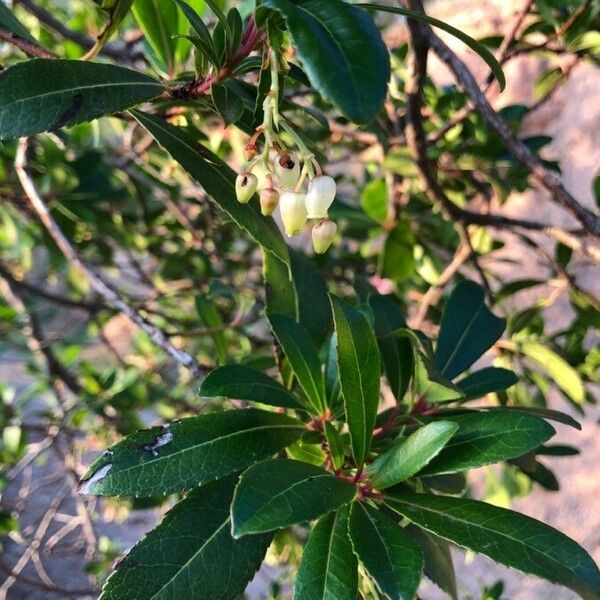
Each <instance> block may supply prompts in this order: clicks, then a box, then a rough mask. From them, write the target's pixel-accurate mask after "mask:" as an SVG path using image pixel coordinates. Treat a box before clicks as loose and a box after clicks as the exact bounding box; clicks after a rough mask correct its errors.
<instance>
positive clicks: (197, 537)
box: [100, 477, 272, 600]
mask: <svg viewBox="0 0 600 600" xmlns="http://www.w3.org/2000/svg"><path fill="white" fill-rule="evenodd" d="M236 482H237V477H229V478H227V479H224V480H222V481H217V482H214V483H210V484H208V485H206V486H202V487H200V488H196V489H195V490H193V491H192V492H190V494H188V496H187V497H186V498H185V500H182V501H181V502H179V504H177V505H176V506H175V507H174V508H173V509H171V510H170V511H169V512H168V513H167V514H166V516H165V518H164V519H163V520H162V522H161V523H160V525H158V527H156V528H155V529H154V530H153V531H151V532H150V533H148V534H147V535H146V537H144V538H143V539H142V540H141V541H140V542H138V544H136V545H135V546H134V547H133V548H132V549H131V550H130V551H129V552H128V553H127V555H126V556H125V557H123V558H122V559H121V561H120V562H119V563H118V566H117V567H116V570H115V572H114V573H113V574H112V575H111V576H110V578H109V580H108V581H107V583H106V585H105V586H104V589H103V591H102V594H101V596H100V598H101V599H102V600H147V599H149V598H152V599H154V600H158V599H164V600H166V599H168V598H181V599H184V598H219V599H221V600H226V599H231V600H233V599H234V598H238V596H239V594H241V593H242V592H243V591H244V589H245V588H246V586H247V585H248V583H249V582H250V581H251V580H252V578H253V577H254V575H255V573H256V572H257V571H258V569H259V567H260V565H261V563H262V561H263V558H264V556H265V553H266V551H267V548H268V547H269V544H270V543H271V539H272V535H269V534H263V535H251V536H247V537H245V538H243V539H241V540H234V539H233V538H232V537H231V518H230V515H229V506H230V504H231V499H232V497H233V491H234V488H235V484H236Z"/></svg>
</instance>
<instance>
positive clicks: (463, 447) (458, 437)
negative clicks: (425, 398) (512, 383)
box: [422, 411, 556, 475]
mask: <svg viewBox="0 0 600 600" xmlns="http://www.w3.org/2000/svg"><path fill="white" fill-rule="evenodd" d="M444 418H445V419H447V420H449V421H453V422H455V423H457V424H458V431H457V432H456V433H455V434H454V436H453V437H452V439H451V440H450V441H449V442H448V444H446V446H445V447H444V449H443V450H442V451H441V452H440V454H439V455H438V456H437V457H436V458H434V459H433V460H432V461H431V462H430V463H429V464H428V465H427V466H426V467H425V468H424V469H423V471H422V474H428V475H431V474H442V473H456V472H458V471H464V470H466V469H472V468H475V467H481V466H483V465H489V464H492V463H496V462H499V461H502V460H508V459H509V458H516V457H517V456H522V455H523V454H526V453H527V452H529V451H530V450H533V449H535V448H537V447H538V446H541V445H542V444H543V443H544V442H546V441H547V440H549V439H550V438H551V437H552V436H553V435H554V434H555V433H556V432H555V431H554V429H553V428H552V427H551V426H550V425H548V423H546V421H544V420H543V419H540V418H538V417H534V416H531V415H525V414H519V413H511V412H494V411H490V412H478V413H469V414H462V415H455V416H448V415H444Z"/></svg>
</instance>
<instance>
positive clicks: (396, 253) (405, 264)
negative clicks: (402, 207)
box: [380, 219, 415, 283]
mask: <svg viewBox="0 0 600 600" xmlns="http://www.w3.org/2000/svg"><path fill="white" fill-rule="evenodd" d="M414 243H415V238H414V235H413V232H412V230H411V228H410V224H409V222H408V220H406V219H399V220H398V223H396V227H394V229H392V231H390V233H389V234H388V236H387V238H386V240H385V245H384V247H383V253H382V254H381V266H380V268H381V274H382V276H383V277H387V278H389V279H392V280H393V281H396V282H398V283H400V282H402V281H405V280H406V279H408V278H409V277H410V276H411V275H413V273H414V272H415V258H414V254H413V246H414Z"/></svg>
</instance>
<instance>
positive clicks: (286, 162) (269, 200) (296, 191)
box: [235, 151, 337, 254]
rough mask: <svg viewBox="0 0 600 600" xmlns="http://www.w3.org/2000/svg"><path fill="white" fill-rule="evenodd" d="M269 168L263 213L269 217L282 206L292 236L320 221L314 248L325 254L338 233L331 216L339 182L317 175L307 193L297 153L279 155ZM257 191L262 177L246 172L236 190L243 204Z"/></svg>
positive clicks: (241, 175) (261, 195)
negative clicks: (310, 223)
mask: <svg viewBox="0 0 600 600" xmlns="http://www.w3.org/2000/svg"><path fill="white" fill-rule="evenodd" d="M269 167H270V173H269V175H267V178H266V182H267V184H266V186H265V188H264V189H263V190H262V191H261V192H260V208H261V212H262V214H263V215H265V216H269V215H271V214H272V213H273V212H274V210H275V209H276V208H277V206H279V210H280V213H281V219H282V221H283V226H284V228H285V232H286V234H287V235H288V237H291V236H294V235H298V234H299V233H300V232H301V231H302V229H303V228H304V226H305V225H306V223H307V221H308V220H316V221H318V223H316V224H315V225H314V226H313V230H312V238H313V247H314V250H315V252H316V253H317V254H323V253H325V252H326V251H327V249H328V248H329V246H330V245H331V243H332V242H333V239H334V238H335V235H336V233H337V225H336V224H335V223H334V222H333V221H330V220H329V218H328V215H327V211H328V210H329V207H330V206H331V204H332V203H333V200H334V198H335V194H336V184H335V181H334V180H333V178H332V177H329V176H328V175H317V176H315V177H313V178H312V179H311V180H310V181H309V182H308V186H307V190H306V191H304V190H303V187H304V179H305V177H304V175H303V173H304V171H303V170H302V169H301V167H300V160H299V158H298V156H297V155H296V154H295V153H293V152H287V151H283V152H279V153H278V154H277V156H276V157H275V159H274V160H273V162H272V163H271V162H269ZM274 181H276V182H277V184H278V188H279V191H278V189H276V187H275V184H274ZM257 188H258V177H256V175H254V173H252V172H251V171H248V170H246V171H244V172H242V173H240V175H238V178H237V181H236V186H235V189H236V194H237V199H238V200H239V201H240V202H242V203H244V204H245V203H247V202H249V201H250V198H252V196H253V195H254V194H255V193H256V191H257Z"/></svg>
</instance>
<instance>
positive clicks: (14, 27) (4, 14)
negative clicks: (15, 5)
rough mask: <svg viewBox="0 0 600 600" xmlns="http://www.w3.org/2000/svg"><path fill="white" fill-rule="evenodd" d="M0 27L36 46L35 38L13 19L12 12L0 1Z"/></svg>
mask: <svg viewBox="0 0 600 600" xmlns="http://www.w3.org/2000/svg"><path fill="white" fill-rule="evenodd" d="M0 27H3V28H4V29H7V30H8V31H10V32H11V33H14V34H16V35H18V36H19V37H22V38H23V39H24V40H28V41H30V42H33V43H34V44H37V41H36V40H35V38H34V37H33V36H32V35H31V34H30V33H29V31H27V28H26V27H25V26H24V25H23V24H22V23H21V21H19V19H17V17H15V15H14V14H13V12H12V10H10V8H8V6H6V4H4V2H1V1H0Z"/></svg>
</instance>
